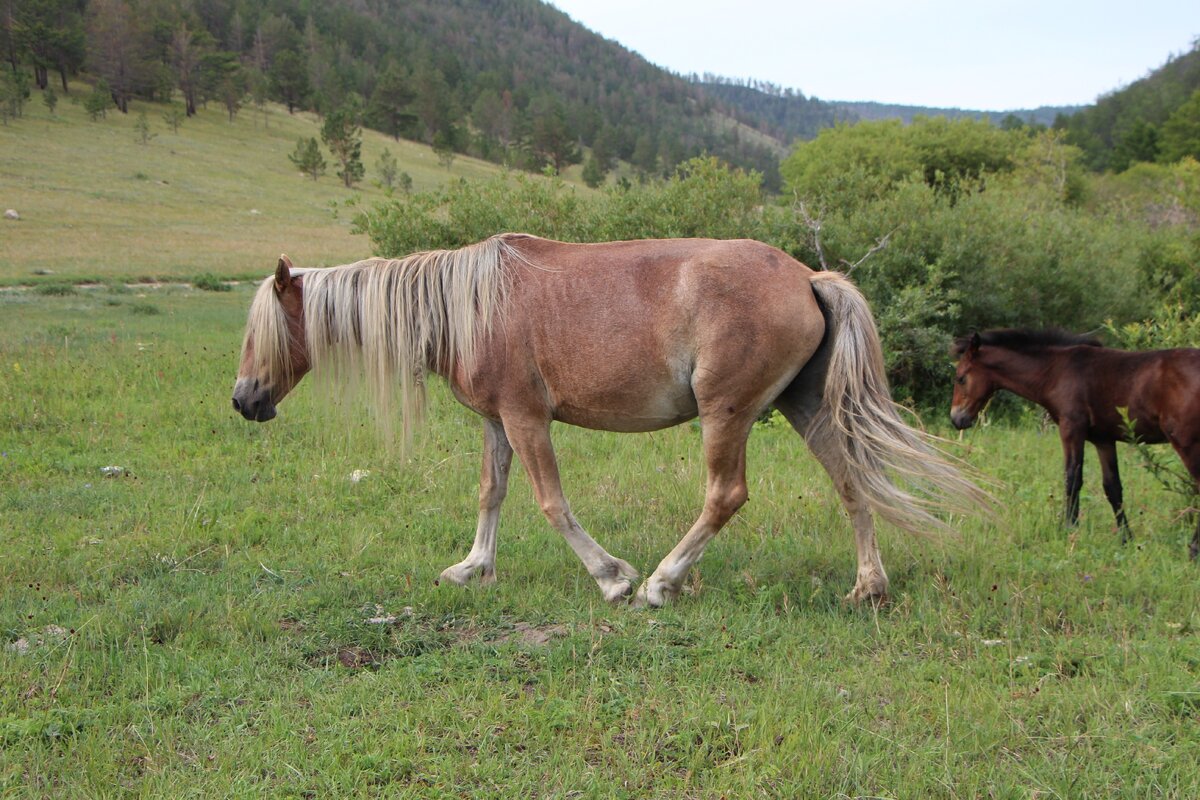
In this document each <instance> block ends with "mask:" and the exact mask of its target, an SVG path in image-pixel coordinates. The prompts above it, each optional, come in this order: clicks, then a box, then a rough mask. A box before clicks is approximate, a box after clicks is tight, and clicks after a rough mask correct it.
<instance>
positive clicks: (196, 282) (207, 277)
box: [192, 272, 233, 292]
mask: <svg viewBox="0 0 1200 800" xmlns="http://www.w3.org/2000/svg"><path fill="white" fill-rule="evenodd" d="M192 285H193V286H195V287H196V288H197V289H202V290H204V291H206V292H228V291H232V290H233V287H232V286H230V285H229V284H228V283H226V282H225V281H223V280H221V279H220V278H218V277H217V276H216V275H213V274H212V273H209V272H206V273H204V274H203V275H197V276H196V277H195V278H193V279H192Z"/></svg>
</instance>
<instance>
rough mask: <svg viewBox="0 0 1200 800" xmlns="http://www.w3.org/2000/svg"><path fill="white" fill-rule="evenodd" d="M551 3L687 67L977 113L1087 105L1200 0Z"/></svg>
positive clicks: (1144, 58)
mask: <svg viewBox="0 0 1200 800" xmlns="http://www.w3.org/2000/svg"><path fill="white" fill-rule="evenodd" d="M549 1H550V3H551V5H554V6H557V7H558V8H559V9H561V10H562V11H564V12H566V13H567V14H568V15H569V16H570V17H571V18H572V19H574V20H575V21H577V22H579V23H582V24H583V25H584V26H586V27H588V28H590V29H591V30H593V31H595V32H596V33H599V34H601V35H602V36H604V37H605V38H607V39H612V40H614V41H617V42H619V43H620V44H622V45H623V46H625V47H627V48H629V49H630V50H633V51H635V52H637V53H640V54H641V55H642V56H643V57H645V58H646V59H647V60H649V61H651V62H652V63H654V64H657V65H658V66H660V67H665V68H667V69H669V70H671V71H672V72H676V73H680V74H683V75H687V74H689V73H693V72H694V73H697V74H701V75H702V74H704V73H705V72H711V73H714V74H717V75H723V76H726V77H732V78H755V79H757V80H764V81H769V82H771V83H774V84H777V85H779V86H781V87H784V88H793V89H798V90H799V91H801V92H803V93H804V94H805V95H807V96H810V97H813V96H815V97H819V98H821V99H822V100H875V101H878V102H882V103H899V104H903V105H921V106H933V107H939V108H969V109H977V110H985V111H1008V110H1012V109H1026V108H1036V107H1038V106H1060V105H1086V104H1090V103H1093V102H1095V100H1096V98H1097V97H1099V96H1100V95H1102V94H1106V93H1108V92H1111V91H1113V90H1114V89H1119V88H1121V87H1122V86H1125V85H1127V84H1129V83H1132V82H1133V81H1135V80H1137V79H1138V78H1141V77H1143V76H1145V75H1146V74H1147V73H1148V72H1150V71H1152V70H1154V69H1155V68H1157V67H1159V66H1162V64H1164V63H1165V62H1166V61H1167V58H1168V57H1169V56H1170V55H1171V54H1176V55H1178V54H1182V53H1185V52H1187V51H1189V50H1190V49H1191V46H1192V42H1193V41H1194V40H1195V39H1196V38H1197V37H1200V0H1186V1H1185V0H1123V1H1122V2H1114V1H1113V0H1090V1H1089V2H1083V1H1081V0H1011V2H1006V1H1005V0H992V1H991V2H980V0H815V1H814V0H790V2H789V1H788V0H737V1H736V2H729V0H549Z"/></svg>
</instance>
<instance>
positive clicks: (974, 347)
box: [967, 332, 983, 353]
mask: <svg viewBox="0 0 1200 800" xmlns="http://www.w3.org/2000/svg"><path fill="white" fill-rule="evenodd" d="M981 344H983V340H982V339H980V338H979V333H978V332H976V333H972V334H971V344H970V345H968V348H967V349H968V351H969V352H971V353H975V352H977V351H978V350H979V345H981Z"/></svg>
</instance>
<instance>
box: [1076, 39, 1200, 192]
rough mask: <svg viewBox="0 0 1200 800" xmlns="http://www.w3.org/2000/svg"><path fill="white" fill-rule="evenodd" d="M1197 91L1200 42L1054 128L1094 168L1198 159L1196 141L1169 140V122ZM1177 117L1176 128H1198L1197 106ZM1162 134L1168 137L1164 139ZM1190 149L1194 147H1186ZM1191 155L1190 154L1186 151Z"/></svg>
mask: <svg viewBox="0 0 1200 800" xmlns="http://www.w3.org/2000/svg"><path fill="white" fill-rule="evenodd" d="M1197 91H1200V38H1198V39H1197V40H1196V41H1195V43H1194V44H1193V46H1192V49H1191V50H1190V51H1189V52H1187V53H1184V54H1182V55H1177V56H1172V57H1171V58H1169V59H1168V60H1167V62H1166V63H1165V64H1163V65H1162V66H1161V67H1159V68H1157V69H1155V70H1153V71H1151V72H1150V73H1149V74H1147V75H1146V76H1145V77H1144V78H1141V79H1140V80H1137V81H1134V82H1133V83H1131V84H1129V85H1128V86H1126V87H1124V88H1122V89H1118V90H1115V91H1113V92H1111V93H1109V94H1107V95H1105V96H1103V97H1101V98H1100V99H1099V100H1097V101H1096V103H1095V105H1092V106H1089V107H1087V108H1085V109H1083V110H1082V111H1080V112H1079V113H1078V114H1076V115H1074V116H1073V117H1071V118H1069V119H1062V120H1060V121H1059V122H1058V124H1057V126H1058V127H1062V128H1064V129H1066V131H1067V136H1068V138H1069V141H1070V142H1071V143H1072V144H1074V145H1076V146H1077V147H1079V148H1081V149H1082V150H1083V152H1084V158H1085V159H1086V161H1087V163H1088V165H1089V166H1091V167H1092V168H1093V169H1097V170H1102V169H1112V170H1114V171H1116V172H1120V171H1121V170H1124V169H1125V168H1127V167H1128V166H1130V165H1131V164H1133V163H1134V162H1137V161H1156V160H1159V161H1161V160H1165V161H1174V160H1178V158H1179V157H1180V156H1182V155H1189V154H1190V155H1192V157H1194V158H1196V157H1200V137H1193V136H1190V135H1187V134H1185V136H1184V137H1183V138H1185V139H1189V140H1191V141H1186V142H1183V141H1181V142H1172V141H1171V133H1172V132H1171V130H1170V127H1169V126H1171V125H1175V124H1176V123H1171V118H1172V117H1173V116H1175V115H1176V113H1177V112H1180V109H1181V108H1182V107H1183V106H1184V105H1185V104H1187V103H1188V101H1189V99H1191V98H1193V97H1194V96H1195V95H1196V92H1197ZM1192 105H1194V106H1195V109H1194V110H1193V111H1191V112H1190V113H1189V112H1188V111H1183V112H1182V113H1181V115H1180V116H1179V117H1177V118H1176V119H1177V123H1178V127H1180V128H1184V129H1187V128H1189V127H1191V128H1200V103H1198V102H1194V103H1193V104H1192ZM1164 134H1166V139H1165V140H1164ZM1188 145H1193V146H1191V147H1189V146H1188ZM1189 151H1190V152H1189Z"/></svg>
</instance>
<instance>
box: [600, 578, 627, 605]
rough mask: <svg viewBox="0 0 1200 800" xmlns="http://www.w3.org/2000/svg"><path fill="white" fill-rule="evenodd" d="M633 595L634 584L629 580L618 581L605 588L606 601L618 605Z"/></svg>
mask: <svg viewBox="0 0 1200 800" xmlns="http://www.w3.org/2000/svg"><path fill="white" fill-rule="evenodd" d="M632 595H633V584H632V583H630V582H629V581H618V582H616V583H614V584H612V585H611V586H609V587H608V588H607V589H605V590H604V599H605V601H607V602H609V603H612V604H613V605H616V604H618V603H623V602H625V601H626V600H628V599H629V598H630V597H631V596H632Z"/></svg>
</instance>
